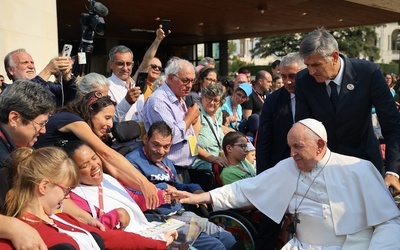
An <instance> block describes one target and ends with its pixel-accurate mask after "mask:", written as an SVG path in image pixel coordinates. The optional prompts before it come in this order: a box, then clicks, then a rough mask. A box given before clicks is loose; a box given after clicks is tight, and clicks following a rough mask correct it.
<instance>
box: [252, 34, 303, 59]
mask: <svg viewBox="0 0 400 250" xmlns="http://www.w3.org/2000/svg"><path fill="white" fill-rule="evenodd" d="M301 38H302V36H301V34H288V35H283V36H271V37H263V38H260V39H259V41H258V42H257V43H256V44H255V46H254V49H252V50H250V53H251V54H252V57H253V58H254V57H255V56H260V57H267V56H270V55H275V56H278V57H282V56H285V55H287V54H288V53H290V52H293V51H298V50H299V45H300V41H301Z"/></svg>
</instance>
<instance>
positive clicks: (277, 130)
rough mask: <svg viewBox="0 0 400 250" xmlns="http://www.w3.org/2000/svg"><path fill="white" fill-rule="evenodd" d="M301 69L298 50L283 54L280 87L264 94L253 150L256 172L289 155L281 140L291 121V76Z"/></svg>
mask: <svg viewBox="0 0 400 250" xmlns="http://www.w3.org/2000/svg"><path fill="white" fill-rule="evenodd" d="M304 68H305V65H304V63H303V59H302V58H301V57H300V56H299V54H298V53H290V54H288V55H286V56H285V57H284V58H283V59H282V61H281V63H280V74H281V76H282V80H283V86H284V87H283V88H280V89H278V90H276V91H275V92H273V93H272V94H270V95H269V96H267V98H266V100H265V103H264V106H263V109H262V113H261V118H260V126H259V128H258V140H257V149H256V150H257V152H256V155H257V174H259V173H261V172H262V171H264V170H266V169H268V168H272V167H273V166H275V164H277V163H278V162H279V161H281V160H283V159H285V158H287V157H289V156H290V149H289V147H288V145H287V143H286V141H285V140H286V137H287V133H288V132H289V130H290V129H291V128H292V125H293V123H294V114H295V112H294V107H295V106H294V105H295V99H294V97H295V94H294V91H295V86H296V83H295V78H294V77H295V75H296V74H297V72H299V71H300V70H302V69H304Z"/></svg>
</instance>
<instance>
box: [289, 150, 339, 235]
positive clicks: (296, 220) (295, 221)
mask: <svg viewBox="0 0 400 250" xmlns="http://www.w3.org/2000/svg"><path fill="white" fill-rule="evenodd" d="M331 156H332V152H330V154H329V158H328V160H327V161H326V162H325V164H324V166H322V168H321V170H319V172H318V173H317V175H316V176H315V177H314V178H313V180H312V181H311V184H310V185H309V186H308V188H307V190H306V193H305V194H304V195H303V197H302V198H301V200H300V203H299V204H298V205H297V197H298V196H297V195H296V202H295V205H294V218H293V222H292V223H291V224H292V225H289V226H288V228H289V229H288V230H289V232H291V233H293V235H294V236H296V232H297V224H298V223H300V220H299V215H298V213H297V210H298V209H299V207H300V205H301V203H303V201H304V198H305V197H306V196H307V194H308V191H310V188H311V186H312V185H313V184H314V181H315V179H317V177H318V176H319V175H320V174H321V172H322V170H324V168H325V166H326V164H328V162H329V160H330V159H331ZM300 175H301V170H300V171H299V176H298V177H297V183H296V194H297V192H298V189H299V180H300Z"/></svg>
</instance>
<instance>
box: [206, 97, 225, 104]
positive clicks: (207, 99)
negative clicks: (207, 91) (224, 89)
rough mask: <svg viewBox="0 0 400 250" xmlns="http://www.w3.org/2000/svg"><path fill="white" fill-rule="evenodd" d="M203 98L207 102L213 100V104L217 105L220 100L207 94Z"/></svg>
mask: <svg viewBox="0 0 400 250" xmlns="http://www.w3.org/2000/svg"><path fill="white" fill-rule="evenodd" d="M204 98H205V99H206V102H207V103H211V102H214V104H215V105H218V104H219V103H220V102H221V99H216V98H211V97H208V96H204Z"/></svg>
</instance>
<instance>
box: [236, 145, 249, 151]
mask: <svg viewBox="0 0 400 250" xmlns="http://www.w3.org/2000/svg"><path fill="white" fill-rule="evenodd" d="M233 146H237V147H241V148H242V149H243V150H244V151H246V150H247V144H233Z"/></svg>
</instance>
